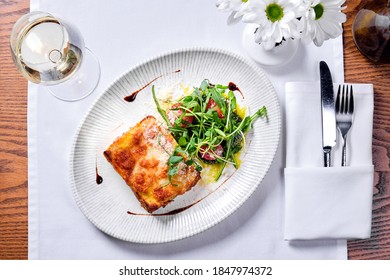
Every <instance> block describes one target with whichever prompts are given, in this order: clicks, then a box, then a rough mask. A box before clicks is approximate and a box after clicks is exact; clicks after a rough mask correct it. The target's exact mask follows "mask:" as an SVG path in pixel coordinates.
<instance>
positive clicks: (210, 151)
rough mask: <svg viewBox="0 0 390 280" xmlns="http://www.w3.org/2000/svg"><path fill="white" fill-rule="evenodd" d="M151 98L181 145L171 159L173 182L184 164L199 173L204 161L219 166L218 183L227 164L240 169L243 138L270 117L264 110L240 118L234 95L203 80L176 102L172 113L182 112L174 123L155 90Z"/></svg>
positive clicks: (170, 177) (170, 170)
mask: <svg viewBox="0 0 390 280" xmlns="http://www.w3.org/2000/svg"><path fill="white" fill-rule="evenodd" d="M226 91H227V92H226ZM152 94H153V100H154V102H155V104H156V107H157V111H158V112H159V113H160V115H161V117H162V118H163V120H164V121H165V123H166V124H167V126H168V129H169V130H170V132H171V133H172V135H173V137H174V138H175V139H176V141H177V142H178V146H176V148H175V149H174V151H173V153H172V154H170V156H169V159H168V176H169V180H170V182H171V181H172V176H173V175H175V174H177V173H178V171H179V165H180V164H183V163H184V164H185V165H187V166H194V168H195V169H196V170H197V171H201V170H202V167H201V165H200V162H201V161H203V162H205V163H207V164H214V163H219V164H220V166H221V168H220V170H219V172H218V174H217V176H216V178H215V180H218V179H219V177H220V176H221V174H222V172H223V170H224V168H225V167H226V164H232V165H233V166H234V167H236V168H238V164H237V162H236V159H235V154H237V153H238V152H239V151H240V150H241V149H242V147H243V144H244V143H245V142H244V141H245V136H244V134H245V133H246V132H248V131H249V130H250V129H251V128H252V126H253V122H254V121H255V120H256V119H257V118H259V117H261V118H262V117H265V116H266V115H267V110H266V108H265V107H262V108H260V109H259V110H258V111H257V112H256V113H255V114H253V115H252V116H246V117H244V118H243V119H242V118H240V117H239V116H238V114H237V107H238V105H237V100H236V97H235V95H234V92H233V91H231V90H229V89H228V87H227V86H223V85H218V84H217V85H213V84H211V83H210V82H209V81H208V80H203V81H202V83H201V85H200V87H197V88H195V89H194V91H193V92H192V93H191V94H190V95H188V96H185V97H183V98H181V99H179V100H178V101H177V102H178V104H179V105H178V106H175V108H170V109H169V110H171V111H175V112H176V113H177V112H181V115H179V116H178V117H177V118H176V119H175V120H174V121H173V123H171V122H170V120H169V118H168V115H167V111H165V110H163V109H162V108H161V106H160V104H159V102H158V99H157V97H156V92H155V89H154V86H153V87H152ZM210 104H212V105H210ZM169 110H168V111H169Z"/></svg>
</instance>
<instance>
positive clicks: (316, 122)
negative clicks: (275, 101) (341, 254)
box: [284, 82, 374, 240]
mask: <svg viewBox="0 0 390 280" xmlns="http://www.w3.org/2000/svg"><path fill="white" fill-rule="evenodd" d="M337 87H338V85H336V84H335V85H334V89H335V91H337ZM285 89H286V96H285V98H286V99H285V103H286V106H285V107H286V149H287V150H286V169H285V235H284V237H285V239H286V240H305V239H329V238H331V239H334V238H336V239H355V238H369V237H370V233H371V211H372V191H373V180H374V179H373V174H374V168H373V165H372V120H373V107H374V106H373V86H372V85H371V84H353V92H354V99H355V115H354V120H353V125H352V127H351V129H350V131H349V133H348V138H347V164H348V166H347V167H341V147H342V138H341V135H340V134H339V132H338V131H337V133H338V135H337V136H338V138H337V144H336V146H335V147H334V148H333V151H332V167H323V164H324V163H323V152H322V132H321V131H322V128H321V127H322V125H321V99H320V84H319V83H314V82H293V83H287V84H286V88H285Z"/></svg>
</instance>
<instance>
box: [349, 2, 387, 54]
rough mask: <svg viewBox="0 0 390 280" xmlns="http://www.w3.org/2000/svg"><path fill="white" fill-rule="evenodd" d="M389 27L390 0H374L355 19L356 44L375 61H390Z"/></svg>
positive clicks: (353, 28) (354, 35)
mask: <svg viewBox="0 0 390 280" xmlns="http://www.w3.org/2000/svg"><path fill="white" fill-rule="evenodd" d="M386 2H387V4H386ZM384 5H385V7H384V8H383V6H384ZM389 28H390V0H388V1H385V0H381V1H378V0H376V1H372V2H371V3H369V4H366V6H365V7H364V8H363V9H361V10H360V11H359V12H358V13H357V15H356V17H355V19H354V22H353V25H352V34H353V39H354V41H355V45H356V46H357V48H358V49H359V51H360V52H361V53H362V54H364V55H365V56H366V57H367V58H369V59H370V60H372V61H374V62H390V43H389V38H390V29H389Z"/></svg>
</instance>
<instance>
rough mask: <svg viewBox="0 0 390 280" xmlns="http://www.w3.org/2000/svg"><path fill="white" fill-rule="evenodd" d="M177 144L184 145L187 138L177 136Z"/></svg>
mask: <svg viewBox="0 0 390 280" xmlns="http://www.w3.org/2000/svg"><path fill="white" fill-rule="evenodd" d="M179 145H180V146H185V145H187V139H185V138H184V137H180V138H179Z"/></svg>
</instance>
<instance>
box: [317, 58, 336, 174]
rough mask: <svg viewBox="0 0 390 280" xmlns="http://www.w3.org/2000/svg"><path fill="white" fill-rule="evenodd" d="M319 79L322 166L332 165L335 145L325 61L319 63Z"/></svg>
mask: <svg viewBox="0 0 390 280" xmlns="http://www.w3.org/2000/svg"><path fill="white" fill-rule="evenodd" d="M320 77H321V118H322V149H323V153H324V166H325V167H330V166H331V165H332V161H331V153H332V147H334V145H336V113H335V103H334V91H333V82H332V75H331V73H330V70H329V67H328V65H327V64H326V62H325V61H321V62H320Z"/></svg>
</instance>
